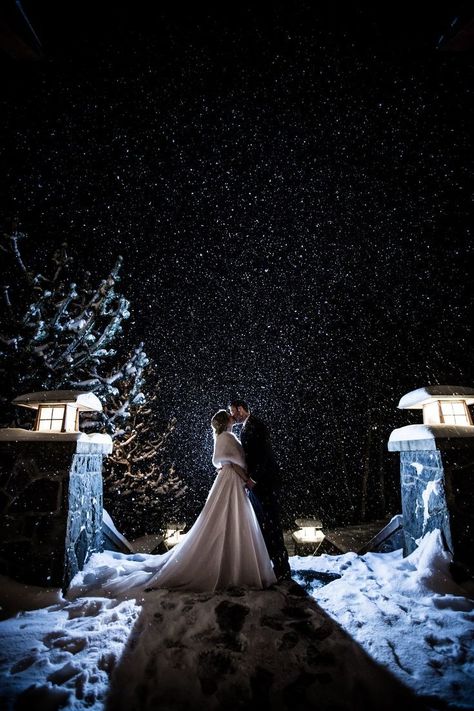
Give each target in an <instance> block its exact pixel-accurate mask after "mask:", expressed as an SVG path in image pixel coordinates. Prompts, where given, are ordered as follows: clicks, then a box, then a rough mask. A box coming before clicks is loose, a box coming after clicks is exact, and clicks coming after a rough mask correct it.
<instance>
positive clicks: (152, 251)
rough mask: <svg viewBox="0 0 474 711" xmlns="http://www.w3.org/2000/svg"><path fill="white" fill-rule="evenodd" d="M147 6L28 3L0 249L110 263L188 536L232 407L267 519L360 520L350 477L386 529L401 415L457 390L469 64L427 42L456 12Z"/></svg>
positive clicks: (462, 344) (463, 374) (464, 358)
mask: <svg viewBox="0 0 474 711" xmlns="http://www.w3.org/2000/svg"><path fill="white" fill-rule="evenodd" d="M146 5H147V4H143V5H141V4H140V3H129V4H123V5H122V6H121V9H120V10H117V9H115V10H114V9H113V8H112V7H108V6H107V5H106V4H104V5H101V8H102V10H101V11H100V12H98V11H97V8H95V7H94V5H93V4H91V3H87V2H84V3H73V4H72V5H69V14H66V10H65V9H64V8H61V6H59V5H58V6H57V7H55V5H54V4H52V3H47V2H46V3H45V4H44V6H43V8H42V10H41V12H40V10H39V9H38V8H37V9H36V14H35V11H34V8H33V6H34V3H26V2H24V3H23V6H24V7H25V8H26V9H28V16H29V18H30V20H31V21H32V24H33V25H34V28H35V30H36V32H37V33H38V35H39V37H40V38H41V39H42V41H43V45H44V51H45V58H44V59H43V60H41V61H39V62H26V63H25V62H15V61H13V60H12V59H10V58H9V57H7V56H6V55H4V56H2V60H1V71H2V83H3V85H4V90H3V91H2V97H3V99H2V105H1V107H0V110H1V116H0V125H1V132H2V136H3V140H2V145H1V148H0V160H1V166H2V167H1V178H0V180H1V191H2V196H3V198H2V207H1V211H2V222H3V227H4V229H6V228H7V225H8V221H9V220H11V217H12V216H17V217H18V219H19V221H20V223H21V225H22V228H23V229H24V230H25V231H26V232H28V233H29V235H30V247H29V249H30V251H34V252H36V254H35V255H34V256H35V258H36V259H37V260H38V262H39V263H40V262H41V260H42V259H43V258H45V257H46V256H47V255H48V253H50V249H51V247H52V246H54V245H56V244H59V243H60V242H62V241H63V240H66V241H67V242H68V243H69V244H70V245H71V247H74V248H75V249H76V252H77V261H78V264H80V265H81V266H82V267H83V268H85V269H86V268H87V269H90V270H92V271H93V272H94V273H96V274H97V276H103V275H105V272H107V270H108V269H110V268H111V267H112V265H113V263H114V260H115V258H116V256H117V255H118V254H123V256H124V272H123V279H122V282H121V287H122V289H123V291H124V293H125V294H126V296H127V297H128V298H129V299H130V300H131V305H132V318H131V319H130V323H129V325H128V331H127V334H126V336H127V339H128V340H129V342H130V344H131V345H132V344H133V343H134V342H136V341H138V340H144V341H145V344H146V350H147V352H148V354H149V355H150V356H151V357H152V358H153V359H154V361H155V362H156V364H157V366H158V371H159V374H160V377H161V381H162V384H161V390H160V393H161V402H160V407H162V412H163V415H164V416H165V417H168V416H171V415H174V416H175V417H177V419H178V428H177V431H176V434H175V437H174V439H173V441H172V447H171V451H170V458H171V459H174V461H175V463H176V466H177V469H178V471H179V472H180V474H181V475H182V477H183V478H185V479H186V480H187V482H188V485H189V487H190V495H189V497H188V500H187V509H186V515H187V516H188V518H190V519H192V518H193V516H194V515H195V514H196V513H197V512H198V511H199V508H200V507H201V505H202V503H203V501H204V499H205V496H206V495H207V491H208V489H209V486H210V483H211V482H212V476H213V469H212V465H211V463H210V454H211V449H212V439H211V435H210V429H209V420H210V417H211V415H212V414H213V413H214V412H215V411H216V410H217V409H218V408H219V407H222V406H224V407H225V406H226V405H227V402H228V398H229V397H231V396H234V395H238V396H241V397H244V398H246V399H248V401H249V402H250V405H251V407H252V409H253V410H254V411H255V413H258V414H259V415H260V416H262V417H263V418H264V419H265V420H266V421H267V422H268V423H269V425H270V427H271V431H272V433H273V441H274V445H275V449H276V451H277V455H278V458H279V461H280V463H281V465H282V469H283V474H284V479H285V482H286V483H285V491H284V500H283V508H284V514H285V517H286V519H287V520H288V521H290V522H291V521H292V519H293V518H294V517H295V516H296V515H298V514H305V515H311V514H317V515H319V516H320V517H321V518H322V520H323V522H324V523H325V524H332V523H334V522H337V521H342V522H347V521H349V520H357V516H358V511H359V508H358V507H359V497H360V480H361V476H362V473H363V471H364V467H365V466H366V465H367V462H368V466H369V469H370V506H369V508H370V510H369V515H370V514H371V515H374V516H380V515H381V513H384V512H385V513H388V514H394V513H398V511H399V502H398V475H397V472H398V460H397V456H396V455H394V454H389V453H388V452H387V450H386V443H387V440H388V436H389V434H390V431H391V429H393V427H396V426H401V425H404V424H409V423H411V422H418V421H420V415H419V413H409V412H400V411H397V408H396V406H397V403H398V400H399V398H400V397H401V396H402V395H403V394H405V393H406V392H408V391H409V390H412V389H415V388H417V387H421V386H423V385H428V384H435V383H440V384H459V385H466V386H473V384H474V366H473V346H472V326H471V324H472V321H473V315H474V314H473V295H472V288H471V280H472V272H471V268H470V264H469V260H470V259H472V251H473V247H472V237H471V229H472V197H473V195H472V147H471V146H472V126H473V125H474V115H473V114H474V112H473V103H472V86H473V84H472V79H473V71H472V69H473V57H472V50H471V51H465V52H457V51H450V50H449V49H448V48H447V47H446V46H443V42H442V40H441V39H440V37H441V35H442V34H443V32H446V30H447V29H449V26H450V23H451V22H452V20H453V19H454V18H455V17H456V15H457V12H459V10H460V9H462V5H460V4H458V5H456V3H442V4H441V8H440V9H439V10H438V11H436V12H435V11H434V10H433V9H431V10H430V11H429V12H425V13H422V12H421V11H419V12H418V14H417V15H413V14H412V13H410V12H409V11H408V9H404V7H405V6H404V5H403V4H402V5H400V6H397V7H395V6H394V7H392V8H391V12H392V13H393V14H392V17H391V18H390V19H387V20H384V19H383V17H382V15H381V14H377V13H375V12H374V11H371V12H369V11H368V10H367V9H364V6H363V5H362V4H361V3H352V4H351V8H350V9H349V10H347V9H346V10H343V9H342V7H343V6H342V5H340V4H335V3H330V2H328V3H313V2H309V1H308V2H303V1H296V0H292V1H289V2H275V3H271V4H267V3H254V4H253V6H251V5H250V4H248V3H230V4H226V10H225V11H224V10H222V9H221V10H220V11H218V10H216V9H213V8H212V7H211V6H210V5H209V6H207V5H206V4H205V3H196V4H195V7H194V9H190V8H189V7H188V6H187V5H185V4H183V3H181V4H180V3H174V4H173V6H171V5H170V6H167V5H166V4H160V7H161V8H164V9H162V10H161V11H160V13H157V12H155V13H154V14H152V13H151V12H150V10H147V9H146ZM148 5H149V4H148ZM196 5H197V7H196ZM71 7H72V8H73V10H72V11H71ZM106 7H108V9H107V10H106V9H105V8H106ZM334 7H336V8H337V9H336V10H334V9H331V8H334ZM71 12H72V14H71ZM379 12H380V11H379ZM32 257H33V255H32ZM381 474H383V476H384V477H385V486H386V492H385V493H386V497H385V501H384V500H383V496H382V493H381V485H380V478H381Z"/></svg>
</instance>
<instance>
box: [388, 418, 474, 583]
mask: <svg viewBox="0 0 474 711" xmlns="http://www.w3.org/2000/svg"><path fill="white" fill-rule="evenodd" d="M411 429H412V430H413V427H412V428H411ZM426 429H427V428H425V430H426ZM432 429H434V428H432ZM397 432H398V433H403V428H401V429H400V430H396V431H395V433H397ZM395 433H393V434H395ZM398 437H399V439H398V440H397V435H396V436H395V437H393V439H392V438H391V442H390V443H389V449H390V450H391V451H399V452H400V483H401V498H402V512H403V530H404V536H405V545H404V555H409V554H410V553H411V552H412V551H414V550H415V548H416V547H417V545H418V544H417V541H418V540H419V539H420V538H421V537H422V536H424V535H425V534H426V533H428V532H430V531H433V530H434V529H436V528H438V529H440V530H441V532H442V534H443V537H444V540H445V542H446V545H447V547H448V548H449V550H450V551H451V553H452V554H453V563H454V564H455V566H456V567H458V568H460V569H463V570H465V571H466V572H467V574H468V575H473V574H474V565H473V564H474V438H473V437H469V438H467V437H465V438H461V437H460V438H455V437H451V438H443V437H440V436H436V434H434V435H433V437H432V439H427V438H425V439H413V440H409V439H403V438H402V437H400V435H398Z"/></svg>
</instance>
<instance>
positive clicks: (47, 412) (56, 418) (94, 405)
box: [13, 390, 102, 433]
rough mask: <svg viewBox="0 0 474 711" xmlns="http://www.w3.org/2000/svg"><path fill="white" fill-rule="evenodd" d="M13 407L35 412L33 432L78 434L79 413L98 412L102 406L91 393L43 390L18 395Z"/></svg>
mask: <svg viewBox="0 0 474 711" xmlns="http://www.w3.org/2000/svg"><path fill="white" fill-rule="evenodd" d="M13 404H14V405H19V406H20V407H28V408H30V409H32V410H37V414H36V421H35V425H34V428H33V430H34V431H35V432H63V433H67V432H79V431H80V430H79V412H86V411H88V412H100V411H101V410H102V404H101V402H100V400H99V398H98V397H97V396H96V395H94V393H91V392H82V391H79V390H53V391H48V390H44V391H43V392H38V393H27V394H26V395H19V396H18V397H16V398H15V399H14V400H13Z"/></svg>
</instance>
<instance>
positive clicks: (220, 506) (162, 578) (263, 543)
mask: <svg viewBox="0 0 474 711" xmlns="http://www.w3.org/2000/svg"><path fill="white" fill-rule="evenodd" d="M235 425H242V428H241V432H240V441H239V440H238V438H237V437H236V436H235V434H234V433H233V432H232V429H233V427H234V426H235ZM211 427H212V430H213V435H214V451H213V455H212V463H213V465H214V467H215V468H216V470H217V476H216V478H215V479H214V483H213V484H212V487H211V489H210V491H209V494H208V496H207V499H206V503H205V504H204V507H203V509H202V511H201V513H200V514H199V516H198V518H197V519H196V521H195V523H194V524H193V526H192V527H191V529H190V530H189V531H188V532H187V534H186V535H185V536H184V538H183V540H182V541H181V542H180V543H179V544H178V545H177V546H175V547H174V548H172V549H171V550H170V551H168V553H165V554H164V555H161V556H156V559H157V560H156V567H155V572H154V574H153V575H152V577H151V579H149V580H148V585H147V588H146V590H147V591H149V590H152V589H155V588H168V589H178V590H194V591H197V592H201V591H214V590H223V589H226V588H229V587H236V586H245V587H250V588H260V589H263V588H266V587H268V586H270V585H272V584H274V583H276V582H281V581H283V580H289V579H290V566H289V563H288V554H287V551H286V549H285V544H284V540H283V531H282V528H281V523H280V513H279V506H278V490H279V488H280V476H279V471H278V466H277V463H276V461H275V457H274V455H273V451H272V446H271V442H270V436H269V432H268V429H267V427H266V425H265V424H264V423H263V422H262V421H261V420H260V419H258V418H257V417H255V416H254V415H253V414H251V412H250V408H249V406H248V405H247V403H246V402H245V401H244V400H233V401H231V403H230V404H229V407H228V410H219V411H218V412H216V414H215V415H214V416H213V417H212V419H211Z"/></svg>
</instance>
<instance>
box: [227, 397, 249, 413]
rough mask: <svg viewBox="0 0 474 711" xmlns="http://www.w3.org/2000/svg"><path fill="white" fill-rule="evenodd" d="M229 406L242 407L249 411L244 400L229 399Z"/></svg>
mask: <svg viewBox="0 0 474 711" xmlns="http://www.w3.org/2000/svg"><path fill="white" fill-rule="evenodd" d="M229 407H243V408H244V410H245V411H246V412H250V407H249V406H248V402H246V401H245V400H231V401H230V402H229Z"/></svg>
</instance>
